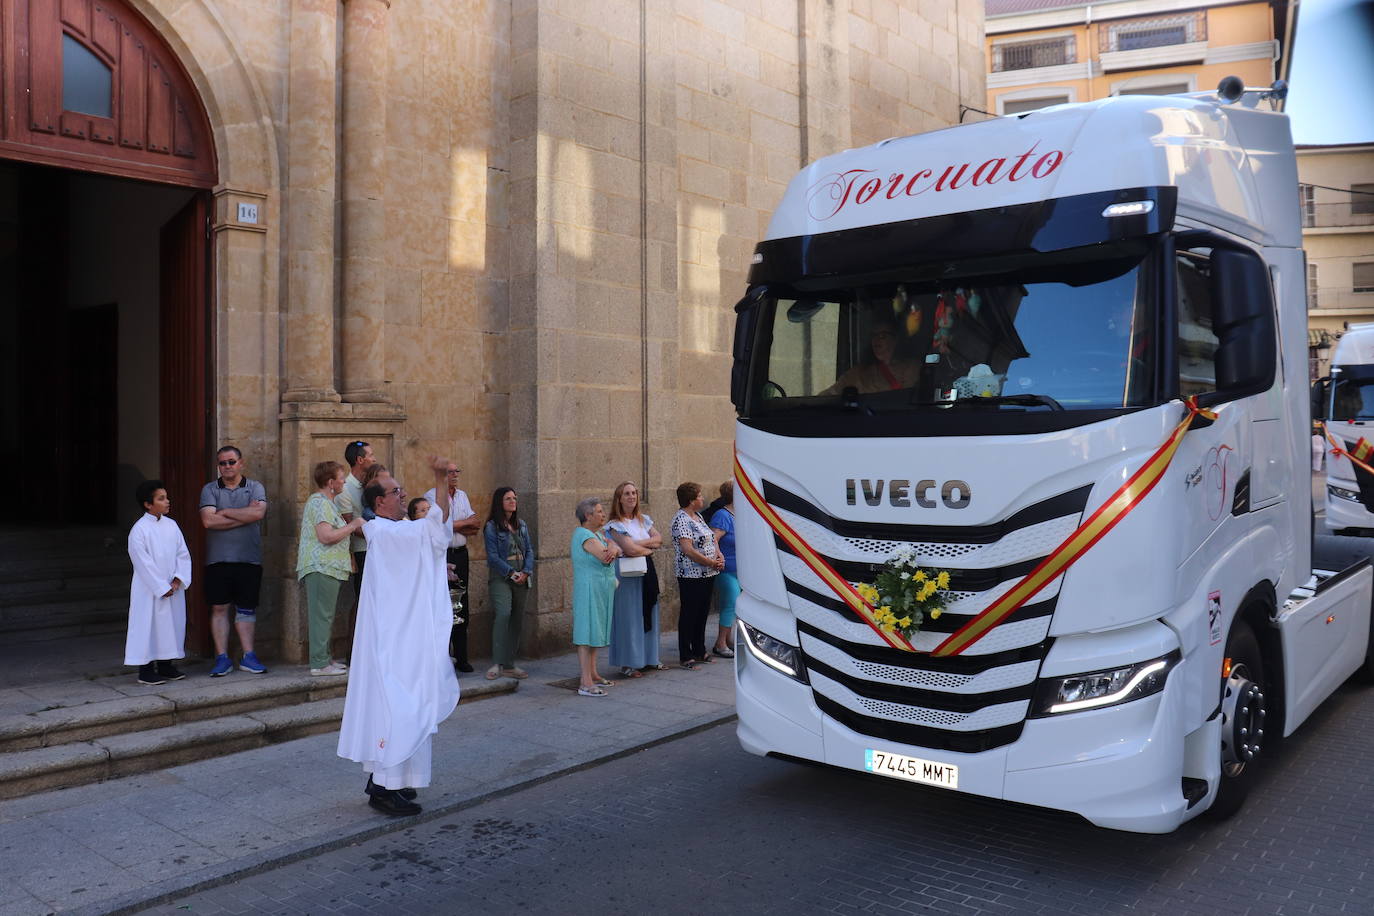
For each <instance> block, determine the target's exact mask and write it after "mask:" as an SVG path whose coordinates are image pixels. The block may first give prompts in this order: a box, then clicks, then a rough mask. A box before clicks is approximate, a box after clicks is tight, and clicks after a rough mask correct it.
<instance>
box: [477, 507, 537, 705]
mask: <svg viewBox="0 0 1374 916" xmlns="http://www.w3.org/2000/svg"><path fill="white" fill-rule="evenodd" d="M518 505H519V500H518V498H517V497H516V494H515V490H514V489H512V488H511V487H497V488H496V492H494V493H492V494H491V512H490V513H489V514H488V515H487V523H486V525H484V526H483V527H482V540H483V541H484V542H486V551H487V594H488V595H489V596H490V598H491V609H492V617H493V620H492V625H491V658H492V666H491V667H490V668H488V669H487V680H495V679H496V678H498V677H501V676H502V675H505V676H506V677H516V678H527V677H529V674H528V673H527V672H526V671H524V670H523V669H521V668H517V667H515V650H516V649H518V648H519V647H520V630H521V628H522V627H523V625H524V622H525V598H526V597H527V596H528V595H529V593H530V579H531V577H533V576H534V545H533V544H532V543H530V529H529V528H528V527H527V526H526V525H525V522H524V520H523V519H521V518H520V516H519V514H518V512H517V511H516V510H517V508H518Z"/></svg>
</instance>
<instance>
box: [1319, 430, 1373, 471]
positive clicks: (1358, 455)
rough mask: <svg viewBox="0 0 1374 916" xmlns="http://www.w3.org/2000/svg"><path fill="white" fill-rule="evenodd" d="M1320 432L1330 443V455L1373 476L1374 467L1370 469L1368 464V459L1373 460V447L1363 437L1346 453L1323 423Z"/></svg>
mask: <svg viewBox="0 0 1374 916" xmlns="http://www.w3.org/2000/svg"><path fill="white" fill-rule="evenodd" d="M1322 432H1323V433H1325V434H1326V438H1327V441H1329V442H1330V443H1331V454H1333V455H1342V456H1344V457H1345V458H1346V459H1348V460H1349V461H1350V463H1351V464H1353V465H1356V466H1358V467H1361V468H1363V469H1364V470H1366V471H1368V472H1369V473H1371V474H1374V467H1370V466H1369V464H1368V461H1369V459H1370V458H1374V445H1370V444H1369V442H1367V441H1366V440H1365V437H1364V436H1361V437H1360V439H1359V441H1358V442H1356V443H1355V444H1354V445H1353V446H1351V447H1350V449H1349V450H1348V451H1347V450H1346V448H1345V446H1344V445H1342V444H1341V443H1340V442H1337V441H1336V437H1335V436H1333V435H1331V430H1329V429H1327V428H1326V424H1325V423H1323V424H1322Z"/></svg>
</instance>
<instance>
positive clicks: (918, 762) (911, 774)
mask: <svg viewBox="0 0 1374 916" xmlns="http://www.w3.org/2000/svg"><path fill="white" fill-rule="evenodd" d="M864 769H865V770H867V771H868V772H870V773H877V774H879V775H881V776H891V777H892V778H894V779H905V780H908V781H910V782H919V783H922V784H923V785H927V786H941V787H942V788H946V789H957V788H959V768H958V767H957V766H955V765H954V764H952V763H940V762H939V761H938V760H922V759H921V758H920V757H907V756H906V755H905V754H889V753H888V752H887V751H875V750H873V749H872V748H870V749H868V750H866V751H864Z"/></svg>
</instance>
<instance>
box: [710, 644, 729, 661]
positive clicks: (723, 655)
mask: <svg viewBox="0 0 1374 916" xmlns="http://www.w3.org/2000/svg"><path fill="white" fill-rule="evenodd" d="M711 654H712V655H716V656H719V657H720V658H734V657H735V650H734V649H731V648H730V647H729V646H726V647H725V648H724V649H712V650H711Z"/></svg>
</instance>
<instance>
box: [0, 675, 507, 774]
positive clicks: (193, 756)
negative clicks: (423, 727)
mask: <svg viewBox="0 0 1374 916" xmlns="http://www.w3.org/2000/svg"><path fill="white" fill-rule="evenodd" d="M298 670H300V671H301V673H300V674H294V673H293V674H289V675H286V676H278V677H275V678H271V679H253V680H247V679H246V678H244V679H242V680H239V681H237V682H236V681H234V680H232V679H216V680H215V681H214V682H212V683H210V684H191V685H189V686H186V685H185V682H180V685H181V686H182V688H183V689H180V690H172V691H163V692H162V693H151V692H150V693H149V694H147V695H142V696H126V697H121V698H117V699H112V700H104V701H100V702H94V703H84V704H81V705H76V706H66V707H57V708H52V709H41V710H37V711H35V712H32V713H28V714H24V715H12V716H8V717H3V718H0V799H3V798H17V797H19V796H22V795H29V794H32V793H34V792H41V791H48V790H50V789H58V788H64V787H68V786H76V785H83V784H85V783H90V782H99V781H101V780H105V779H113V778H116V777H120V776H129V775H131V774H134V773H143V772H148V771H150V770H159V769H165V768H167V767H171V766H177V765H179V764H183V763H190V762H191V761H194V760H203V759H205V758H207V757H212V756H219V755H222V754H227V753H234V752H236V751H242V750H248V749H250V748H255V747H263V746H265V745H268V744H275V743H279V742H282V741H290V740H292V739H294V738H303V737H305V736H307V735H314V734H319V733H321V732H327V731H332V730H334V729H336V728H338V725H339V721H340V720H341V719H342V718H343V704H344V699H343V694H344V692H345V690H346V688H347V678H346V677H339V678H313V677H311V676H310V674H309V672H308V671H306V670H305V669H298ZM518 685H519V682H518V681H516V680H515V679H513V678H498V679H497V680H494V681H488V680H486V679H485V678H473V679H464V681H463V683H462V688H463V702H465V703H466V702H472V701H475V700H478V699H482V698H483V697H488V696H495V695H498V694H502V693H509V692H511V691H513V690H515V689H516V688H517V686H518ZM168 686H171V685H168ZM154 689H156V688H148V690H149V691H152V690H154ZM169 694H170V695H169Z"/></svg>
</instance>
